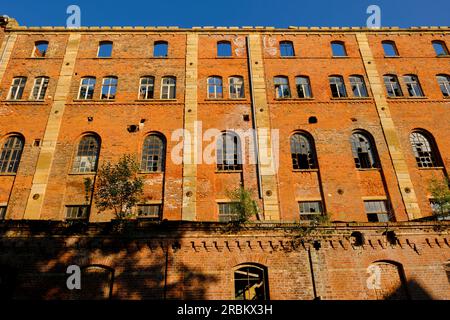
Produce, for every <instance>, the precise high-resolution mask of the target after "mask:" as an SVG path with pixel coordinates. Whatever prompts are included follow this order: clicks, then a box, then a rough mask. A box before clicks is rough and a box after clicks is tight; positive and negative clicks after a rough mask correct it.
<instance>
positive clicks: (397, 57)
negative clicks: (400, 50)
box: [384, 56, 401, 59]
mask: <svg viewBox="0 0 450 320" xmlns="http://www.w3.org/2000/svg"><path fill="white" fill-rule="evenodd" d="M384 58H385V59H399V58H401V57H400V56H384Z"/></svg>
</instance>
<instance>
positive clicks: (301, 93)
mask: <svg viewBox="0 0 450 320" xmlns="http://www.w3.org/2000/svg"><path fill="white" fill-rule="evenodd" d="M295 84H296V86H297V94H298V97H299V98H300V99H308V98H312V93H311V84H310V83H309V78H307V77H297V78H295Z"/></svg>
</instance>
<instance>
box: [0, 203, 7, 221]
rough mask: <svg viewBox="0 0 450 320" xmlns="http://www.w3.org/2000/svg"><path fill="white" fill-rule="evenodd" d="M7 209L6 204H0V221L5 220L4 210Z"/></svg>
mask: <svg viewBox="0 0 450 320" xmlns="http://www.w3.org/2000/svg"><path fill="white" fill-rule="evenodd" d="M7 210H8V206H7V205H6V206H5V205H2V206H0V221H1V220H6V211H7Z"/></svg>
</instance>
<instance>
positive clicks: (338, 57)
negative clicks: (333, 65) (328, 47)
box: [331, 56, 350, 59]
mask: <svg viewBox="0 0 450 320" xmlns="http://www.w3.org/2000/svg"><path fill="white" fill-rule="evenodd" d="M331 58H333V59H349V58H350V57H349V56H332V57H331Z"/></svg>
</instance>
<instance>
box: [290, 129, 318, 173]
mask: <svg viewBox="0 0 450 320" xmlns="http://www.w3.org/2000/svg"><path fill="white" fill-rule="evenodd" d="M291 156H292V166H293V168H294V169H295V170H308V169H316V168H317V163H316V152H315V150H314V143H313V141H312V138H311V137H310V136H309V135H306V134H304V133H295V134H294V135H292V137H291Z"/></svg>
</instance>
